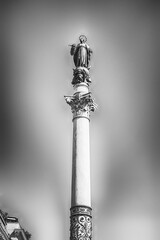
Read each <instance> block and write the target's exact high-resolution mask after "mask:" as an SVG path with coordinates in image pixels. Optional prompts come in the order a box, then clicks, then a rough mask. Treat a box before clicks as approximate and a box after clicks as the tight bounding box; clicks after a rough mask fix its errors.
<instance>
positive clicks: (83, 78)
mask: <svg viewBox="0 0 160 240" xmlns="http://www.w3.org/2000/svg"><path fill="white" fill-rule="evenodd" d="M81 82H84V83H86V84H87V85H89V83H91V78H90V76H89V70H88V69H87V68H85V67H78V68H76V69H73V80H72V84H73V85H74V84H77V83H81Z"/></svg>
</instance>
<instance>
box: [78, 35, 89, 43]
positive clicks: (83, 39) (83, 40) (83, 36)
mask: <svg viewBox="0 0 160 240" xmlns="http://www.w3.org/2000/svg"><path fill="white" fill-rule="evenodd" d="M79 40H80V42H81V41H82V42H87V37H86V36H85V35H80V37H79Z"/></svg>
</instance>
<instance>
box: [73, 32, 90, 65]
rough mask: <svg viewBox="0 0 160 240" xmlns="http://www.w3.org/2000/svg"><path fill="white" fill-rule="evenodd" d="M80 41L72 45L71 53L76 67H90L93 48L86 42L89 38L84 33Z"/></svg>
mask: <svg viewBox="0 0 160 240" xmlns="http://www.w3.org/2000/svg"><path fill="white" fill-rule="evenodd" d="M79 40H80V43H79V44H78V45H77V46H76V44H72V45H71V51H70V53H71V55H72V56H73V59H74V64H75V66H76V67H85V68H88V69H89V68H90V66H89V61H90V58H91V54H92V50H91V49H90V47H89V46H88V44H87V43H86V41H87V38H86V36H84V35H81V36H80V37H79Z"/></svg>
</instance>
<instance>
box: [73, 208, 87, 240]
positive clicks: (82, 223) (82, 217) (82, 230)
mask: <svg viewBox="0 0 160 240" xmlns="http://www.w3.org/2000/svg"><path fill="white" fill-rule="evenodd" d="M70 211H71V227H70V240H91V239H92V209H91V208H90V207H86V206H75V207H72V208H71V209H70Z"/></svg>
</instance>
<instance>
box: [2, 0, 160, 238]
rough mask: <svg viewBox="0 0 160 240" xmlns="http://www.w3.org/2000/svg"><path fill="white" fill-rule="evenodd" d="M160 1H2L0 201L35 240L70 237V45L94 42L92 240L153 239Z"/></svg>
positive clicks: (158, 220)
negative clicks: (84, 39)
mask: <svg viewBox="0 0 160 240" xmlns="http://www.w3.org/2000/svg"><path fill="white" fill-rule="evenodd" d="M159 10H160V8H159V5H158V4H157V3H156V1H141V0H139V1H129V0H128V1H123V0H122V1H115V0H112V1H97V2H93V1H64V2H63V1H57V3H55V2H54V1H47V0H46V1H5V2H4V3H3V4H2V11H1V17H2V25H1V26H2V28H1V32H2V34H1V36H2V37H1V46H2V47H1V58H2V64H1V83H2V84H1V86H2V87H1V96H2V101H1V140H2V141H1V167H0V182H1V187H0V207H1V208H2V209H3V210H4V211H7V212H8V213H9V214H10V215H13V216H17V217H19V219H20V221H21V223H22V225H23V226H24V227H25V228H27V230H28V231H30V232H31V233H32V235H33V237H32V240H44V239H58V240H62V239H69V214H70V213H69V208H70V194H71V190H70V188H71V158H72V114H71V110H70V108H69V106H68V105H67V104H66V103H65V101H64V95H69V94H72V93H73V88H72V85H71V80H72V71H73V70H72V69H73V67H74V65H73V61H72V57H71V56H70V54H69V51H70V49H69V46H68V44H72V43H78V37H79V35H80V34H85V35H86V36H87V38H88V44H89V45H90V47H91V48H92V49H93V56H92V61H91V66H92V68H91V70H90V73H91V78H92V84H91V86H90V90H91V91H92V93H93V96H94V97H95V99H96V103H97V104H98V105H99V109H98V110H97V112H96V113H94V114H92V116H91V123H90V133H91V136H90V137H91V182H92V207H93V231H94V234H93V240H97V239H101V240H105V239H110V240H119V239H121V240H133V239H134V240H135V239H136V240H158V239H159V237H160V233H159V228H158V226H159V224H160V212H159V197H160V189H159V186H160V184H159V183H160V162H159V159H160V158H159V157H160V131H159V122H160V113H159V111H160V106H159V102H160V94H159V85H160V83H159V76H160V70H159V69H160V68H159V60H160V57H159V42H160V34H159V20H160V17H159V16H160V15H159Z"/></svg>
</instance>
